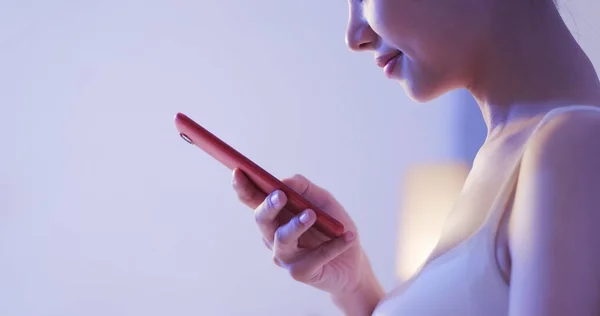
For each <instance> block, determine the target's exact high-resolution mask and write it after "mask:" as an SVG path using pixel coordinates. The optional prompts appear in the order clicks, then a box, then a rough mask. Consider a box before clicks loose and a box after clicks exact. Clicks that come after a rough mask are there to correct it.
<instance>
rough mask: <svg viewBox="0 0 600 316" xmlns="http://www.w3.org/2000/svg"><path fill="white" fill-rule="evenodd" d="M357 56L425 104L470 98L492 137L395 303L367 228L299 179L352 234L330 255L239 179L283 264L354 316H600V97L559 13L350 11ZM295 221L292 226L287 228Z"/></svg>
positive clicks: (395, 1) (455, 4) (546, 4)
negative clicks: (367, 240)
mask: <svg viewBox="0 0 600 316" xmlns="http://www.w3.org/2000/svg"><path fill="white" fill-rule="evenodd" d="M349 7H350V18H349V24H348V30H347V37H346V38H347V43H348V46H349V47H350V48H351V49H352V50H354V51H361V52H370V53H373V54H374V56H375V62H376V64H377V65H378V66H380V67H382V68H383V70H384V72H385V74H386V75H387V76H388V77H389V78H391V79H392V80H397V81H398V82H400V83H401V84H402V86H403V87H404V89H405V90H406V92H407V93H408V94H409V95H410V96H411V98H412V99H413V100H415V101H418V102H426V101H429V100H431V99H433V98H436V97H438V96H440V95H441V94H444V93H446V92H448V91H450V90H453V89H457V88H466V89H468V90H469V91H470V92H471V93H472V94H473V96H474V97H475V98H476V100H477V102H478V104H479V106H480V108H481V111H482V114H483V118H484V119H485V122H486V124H487V128H488V135H487V138H486V141H485V143H484V145H483V146H482V147H481V149H480V151H479V152H478V154H477V157H476V159H475V161H474V165H473V168H472V171H471V173H470V174H469V177H468V179H467V181H466V183H465V186H464V188H463V191H462V193H461V196H460V197H459V199H458V201H457V203H456V206H455V209H454V210H453V212H452V213H451V215H450V216H449V218H448V220H447V224H446V226H445V228H444V231H443V232H442V236H441V238H440V240H439V243H438V245H437V247H436V248H435V250H434V251H433V252H432V253H431V255H430V257H429V259H428V260H427V262H426V263H425V264H424V265H423V267H422V268H421V269H420V270H419V272H418V273H417V274H416V275H415V276H414V277H413V278H412V279H411V280H410V281H408V282H406V283H405V284H403V285H402V287H401V288H398V289H396V290H394V291H392V292H391V293H387V294H386V293H384V291H383V289H382V287H381V286H380V284H379V283H378V281H377V280H376V278H375V277H374V274H373V271H372V269H371V267H370V265H369V261H368V260H367V258H366V257H365V254H364V252H363V250H362V249H361V246H360V242H359V239H358V235H357V231H356V226H355V225H354V224H353V222H352V220H351V219H350V218H349V217H348V215H347V214H346V212H345V211H344V209H343V207H342V206H341V205H340V204H338V203H337V202H336V200H335V199H334V198H333V197H332V196H331V195H330V194H329V193H328V192H327V191H325V190H324V189H322V188H320V187H318V186H317V185H315V184H313V183H311V182H309V180H307V179H306V178H304V177H302V176H295V177H292V178H289V179H285V183H286V184H288V185H289V186H290V187H291V188H292V189H294V190H296V191H298V192H300V193H302V194H303V195H304V196H305V197H307V198H308V199H310V200H312V201H313V202H314V203H315V204H317V205H318V206H320V207H322V208H323V209H324V210H325V211H327V212H329V213H330V214H331V215H333V216H334V217H335V218H337V219H338V220H340V221H341V222H343V223H344V224H345V226H346V228H347V230H348V231H347V232H346V233H345V234H344V235H343V236H342V237H340V238H338V239H334V240H331V241H328V240H326V239H325V238H322V236H320V235H318V234H317V233H316V232H314V231H313V230H312V229H311V230H309V228H310V226H311V225H312V224H313V223H314V221H315V214H314V213H313V212H312V211H311V210H307V211H305V212H304V213H302V214H301V215H298V216H296V217H293V218H292V220H290V221H289V222H287V221H286V219H289V218H290V216H287V215H286V214H279V212H280V210H281V209H282V207H283V206H284V205H285V203H286V196H285V195H284V194H282V192H273V193H272V194H270V195H269V196H268V197H265V196H264V195H261V194H260V193H259V192H258V190H256V188H255V187H254V186H253V185H252V184H251V183H250V182H249V181H248V179H247V178H245V176H244V175H243V174H242V173H241V172H240V171H239V170H235V171H234V174H233V186H234V188H235V190H236V192H237V194H238V196H239V198H240V200H241V201H243V202H244V203H245V204H246V205H248V206H249V207H251V208H254V209H255V215H256V220H257V223H258V225H259V227H260V230H261V232H262V234H263V237H264V240H265V244H266V245H267V247H268V248H269V249H271V250H272V251H273V257H274V261H275V263H276V264H277V265H279V266H280V267H282V268H284V269H287V270H288V271H289V272H290V274H291V276H292V277H293V278H294V279H295V280H297V281H300V282H303V283H306V284H308V285H311V286H313V287H315V288H318V289H321V290H323V291H326V292H328V293H329V294H330V295H331V297H332V299H333V301H334V302H335V304H336V305H337V306H338V307H339V308H340V309H341V310H342V311H343V312H344V313H345V314H346V315H372V314H375V315H402V316H407V315H418V316H433V315H435V316H437V315H485V316H495V315H510V316H537V315H544V316H553V315H557V316H559V315H560V316H565V315H600V269H599V267H600V233H597V232H596V230H597V227H598V225H600V142H598V141H597V140H596V137H597V136H599V135H600V82H599V80H598V76H597V74H596V73H595V71H594V69H593V66H592V64H591V62H590V61H589V59H588V58H587V56H586V55H585V54H584V52H583V51H582V49H581V48H580V46H579V45H578V44H577V43H576V41H575V40H574V38H573V37H572V35H571V33H570V32H569V30H568V29H567V27H566V26H565V24H564V23H563V20H562V19H561V16H560V14H559V12H558V9H557V8H556V6H555V4H554V3H553V2H552V1H551V0H444V1H441V0H421V1H413V0H364V1H358V0H349ZM278 215H282V216H278Z"/></svg>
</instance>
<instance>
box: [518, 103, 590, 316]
mask: <svg viewBox="0 0 600 316" xmlns="http://www.w3.org/2000/svg"><path fill="white" fill-rule="evenodd" d="M587 114H588V115H582V114H581V113H576V112H573V113H567V114H565V115H562V116H560V117H557V118H556V119H555V120H553V121H551V122H549V123H548V124H547V125H546V126H545V127H543V128H542V129H540V130H539V131H538V133H536V135H534V136H533V138H532V139H531V143H530V144H529V145H528V146H527V148H526V151H525V154H524V156H523V160H522V165H521V170H520V174H519V181H518V185H517V189H516V195H515V203H514V205H513V211H512V215H511V219H510V224H509V243H510V252H511V258H512V267H511V284H510V313H509V315H510V316H537V315H540V316H541V315H544V316H552V315H582V316H583V315H600V139H599V138H600V114H596V113H594V114H592V115H589V113H587Z"/></svg>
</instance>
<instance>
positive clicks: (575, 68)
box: [468, 0, 600, 137]
mask: <svg viewBox="0 0 600 316" xmlns="http://www.w3.org/2000/svg"><path fill="white" fill-rule="evenodd" d="M517 1H522V0H517ZM510 2H511V1H506V2H505V4H504V5H503V4H500V6H502V7H501V8H493V10H491V11H493V12H496V13H495V16H494V17H492V18H491V19H490V20H491V21H492V22H491V23H492V24H491V25H490V26H491V28H490V30H491V31H490V36H489V44H488V45H487V46H486V47H487V48H486V50H485V53H484V54H483V55H485V56H484V57H483V58H481V62H479V63H475V64H474V69H477V70H478V71H474V72H473V73H474V74H475V75H474V76H472V84H470V85H468V89H469V90H470V91H471V93H472V94H473V96H474V97H475V99H476V100H477V103H478V104H479V106H480V108H481V111H482V114H483V118H484V120H485V122H486V125H487V128H488V137H491V136H492V135H493V134H498V133H499V132H500V131H501V130H502V129H503V127H504V126H506V125H507V124H509V123H510V122H511V121H521V120H523V119H529V118H532V117H534V116H537V115H539V114H541V113H544V112H546V111H548V110H550V109H551V108H554V107H558V106H562V105H567V104H597V105H600V81H599V80H598V76H597V74H596V72H595V70H594V67H593V65H592V63H591V61H590V60H589V58H588V57H587V56H586V54H585V53H584V52H583V50H582V49H581V47H580V46H579V44H578V43H577V42H576V40H575V39H574V38H573V36H572V34H571V32H570V31H569V29H568V27H567V26H566V24H565V23H564V21H563V20H562V18H561V16H560V13H559V12H558V10H557V9H556V8H555V7H554V6H552V7H550V6H548V7H546V8H539V7H538V8H535V9H534V8H531V9H530V10H529V11H527V10H522V6H520V7H521V9H520V11H518V12H513V11H511V9H510V7H511V6H510V5H509V3H510ZM513 7H518V6H513Z"/></svg>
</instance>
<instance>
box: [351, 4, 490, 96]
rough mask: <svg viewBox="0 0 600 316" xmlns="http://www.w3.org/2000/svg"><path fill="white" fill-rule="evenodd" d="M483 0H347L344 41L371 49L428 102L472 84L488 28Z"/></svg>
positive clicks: (379, 61)
mask: <svg viewBox="0 0 600 316" xmlns="http://www.w3.org/2000/svg"><path fill="white" fill-rule="evenodd" d="M485 2H486V1H483V0H362V1H361V0H348V3H349V9H350V17H349V22H348V29H347V34H346V42H347V44H348V46H349V47H350V49H352V50H354V51H372V52H373V53H374V55H375V60H376V63H377V64H378V66H380V67H382V68H383V69H384V72H385V74H386V75H388V77H390V78H391V79H394V80H398V81H399V82H400V83H401V84H402V85H403V86H404V88H405V90H406V91H407V93H408V94H409V96H410V97H411V98H412V99H413V100H417V101H420V102H425V101H428V100H431V99H434V98H436V97H437V96H439V95H441V94H443V93H445V92H448V91H449V90H452V89H456V88H460V87H463V86H465V85H467V84H468V81H469V80H470V78H469V77H470V76H472V74H473V72H474V71H475V67H476V65H475V64H476V63H477V57H478V55H481V54H478V51H480V50H481V49H482V47H483V44H484V43H483V40H484V39H485V36H484V34H483V32H484V31H485V30H486V29H489V25H488V24H489V22H486V19H485V16H486V14H485V4H484V3H485Z"/></svg>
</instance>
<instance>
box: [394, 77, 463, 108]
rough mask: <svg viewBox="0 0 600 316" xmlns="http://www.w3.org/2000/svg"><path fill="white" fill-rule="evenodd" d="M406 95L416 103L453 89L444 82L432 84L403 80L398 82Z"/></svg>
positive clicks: (425, 101)
mask: <svg viewBox="0 0 600 316" xmlns="http://www.w3.org/2000/svg"><path fill="white" fill-rule="evenodd" d="M400 84H401V85H402V87H403V88H404V91H405V92H406V94H407V95H408V97H409V98H410V99H411V100H412V101H414V102H417V103H427V102H430V101H433V100H435V99H437V98H439V97H441V96H442V95H444V94H446V93H448V92H450V91H452V90H453V88H452V87H450V86H449V85H446V84H433V83H431V82H419V81H416V80H410V79H409V80H403V81H401V82H400Z"/></svg>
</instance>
